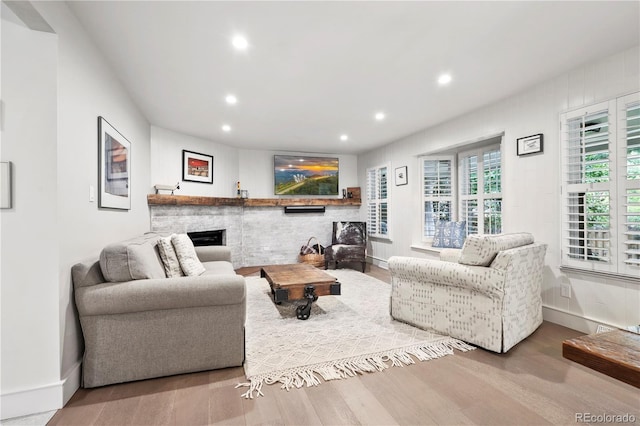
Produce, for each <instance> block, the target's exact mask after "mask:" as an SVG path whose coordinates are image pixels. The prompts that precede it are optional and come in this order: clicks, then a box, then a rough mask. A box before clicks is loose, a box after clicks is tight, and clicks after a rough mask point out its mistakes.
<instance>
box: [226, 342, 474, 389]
mask: <svg viewBox="0 0 640 426" xmlns="http://www.w3.org/2000/svg"><path fill="white" fill-rule="evenodd" d="M454 349H457V350H459V351H461V352H467V351H470V350H474V349H475V347H474V346H471V345H469V344H467V343H465V342H463V341H461V340H458V339H454V338H452V337H449V338H444V340H441V341H438V342H421V343H417V344H412V345H409V346H404V347H399V348H396V349H390V350H386V351H381V352H376V353H372V354H367V355H359V356H355V357H350V358H343V359H339V360H336V361H330V362H324V363H318V364H310V365H305V366H303V367H295V368H289V369H286V370H280V371H275V372H271V373H266V374H256V375H253V376H251V377H249V376H247V380H249V381H248V382H246V383H238V384H237V385H236V388H240V387H248V388H249V389H248V390H247V391H246V392H245V393H243V394H242V395H241V396H242V397H243V398H246V399H253V398H254V396H255V397H258V396H264V393H263V392H262V387H263V386H264V385H265V384H266V385H272V384H275V383H280V384H281V386H280V388H281V389H285V390H287V391H288V390H290V389H292V388H298V389H299V388H302V387H303V386H307V387H311V386H318V385H320V384H322V383H323V381H324V382H328V381H329V380H342V379H346V378H349V377H355V376H357V375H359V374H364V373H375V372H378V371H383V370H386V369H387V368H389V367H404V366H405V365H411V364H415V360H414V358H415V359H416V360H418V361H428V360H431V359H436V358H441V357H443V356H446V355H453V350H454ZM320 378H322V380H323V381H321V380H320Z"/></svg>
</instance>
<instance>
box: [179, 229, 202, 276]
mask: <svg viewBox="0 0 640 426" xmlns="http://www.w3.org/2000/svg"><path fill="white" fill-rule="evenodd" d="M171 243H173V248H174V249H175V251H176V255H178V261H179V262H180V267H181V268H182V271H183V272H184V274H185V275H188V276H190V277H191V276H195V275H201V274H202V273H203V272H204V271H205V269H204V266H203V265H202V263H201V262H200V259H198V255H197V254H196V249H195V247H193V242H192V241H191V238H189V236H188V235H187V234H176V235H172V236H171Z"/></svg>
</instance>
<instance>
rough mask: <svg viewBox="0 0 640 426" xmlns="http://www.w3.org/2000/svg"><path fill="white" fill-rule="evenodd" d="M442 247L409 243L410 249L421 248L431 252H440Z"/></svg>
mask: <svg viewBox="0 0 640 426" xmlns="http://www.w3.org/2000/svg"><path fill="white" fill-rule="evenodd" d="M443 249H444V248H441V247H432V246H428V245H423V244H411V250H421V251H428V252H433V253H440V252H441V251H442V250H443Z"/></svg>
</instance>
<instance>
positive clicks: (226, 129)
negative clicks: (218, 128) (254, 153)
mask: <svg viewBox="0 0 640 426" xmlns="http://www.w3.org/2000/svg"><path fill="white" fill-rule="evenodd" d="M222 131H223V132H230V131H231V126H229V125H228V124H223V125H222Z"/></svg>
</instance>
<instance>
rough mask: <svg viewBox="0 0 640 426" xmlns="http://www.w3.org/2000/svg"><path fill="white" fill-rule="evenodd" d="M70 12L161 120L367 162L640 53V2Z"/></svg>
mask: <svg viewBox="0 0 640 426" xmlns="http://www.w3.org/2000/svg"><path fill="white" fill-rule="evenodd" d="M68 5H69V7H70V8H71V10H72V11H73V12H74V13H75V15H76V16H77V17H78V19H79V20H80V22H81V23H82V25H83V26H84V28H85V29H86V31H87V32H88V33H89V34H90V36H91V37H92V39H93V40H94V42H95V43H96V44H97V45H98V48H99V49H100V50H101V51H102V52H103V53H104V55H105V56H106V58H107V60H108V61H109V63H110V65H111V67H112V68H113V70H114V71H115V73H116V74H117V75H118V77H119V78H120V79H121V81H122V82H123V84H124V85H125V87H126V88H127V90H128V91H129V92H130V94H131V97H132V98H133V100H134V102H135V103H136V104H137V105H138V106H139V108H140V109H141V110H142V112H143V114H144V115H145V116H146V117H147V119H148V120H149V122H150V123H151V124H153V125H155V126H159V127H163V128H166V129H171V130H174V131H177V132H180V133H184V134H188V135H193V136H197V137H200V138H204V139H208V140H212V141H216V142H220V143H224V144H228V145H232V146H236V147H239V148H247V149H266V150H282V151H303V152H318V153H338V154H340V153H343V154H355V153H359V152H364V151H367V150H370V149H372V148H375V147H378V146H381V145H384V144H386V143H389V142H391V141H394V140H397V139H399V138H401V137H404V136H407V135H409V134H412V133H415V132H416V131H419V130H421V129H425V128H427V127H430V126H433V125H435V124H437V123H440V122H443V121H446V120H449V119H451V118H453V117H456V116H458V115H461V114H464V113H466V112H468V111H471V110H474V109H477V108H480V107H482V106H483V105H486V104H489V103H492V102H494V101H497V100H499V99H502V98H505V97H508V96H511V95H513V94H515V93H517V92H520V91H522V90H524V89H526V88H527V87H530V86H532V85H534V84H536V83H538V82H541V81H544V80H547V79H549V78H551V77H554V76H556V75H559V74H562V73H563V72H566V71H568V70H570V69H572V68H574V67H576V66H579V65H580V64H583V63H586V62H590V61H593V60H597V59H600V58H604V57H606V56H608V55H611V54H614V53H617V52H620V51H622V50H624V49H627V48H630V47H632V46H634V45H638V44H639V43H640V2H637V1H631V2H619V1H603V2H591V1H588V2H575V1H568V2H484V1H472V2H453V1H451V2H426V1H425V2H373V1H372V2H336V1H333V2H330V1H324V2H268V1H256V2H251V1H238V2H208V1H199V2H184V1H168V2H166V1H165V2H156V1H143V2H115V1H106V2H101V1H86V2H85V1H74V2H68ZM237 33H242V34H244V35H245V36H246V37H247V39H248V41H249V48H248V49H247V50H246V51H237V50H235V49H234V48H233V47H232V46H231V38H232V37H233V35H234V34H237ZM443 72H448V73H450V74H451V75H452V77H453V81H452V82H451V83H450V84H448V85H446V86H440V85H439V84H438V83H437V79H438V76H439V75H440V74H441V73H443ZM229 93H233V94H235V95H236V97H237V98H238V102H237V104H235V105H229V104H227V103H226V102H225V96H226V95H227V94H229ZM378 111H384V112H385V114H386V118H385V119H384V120H383V121H376V120H375V119H374V117H373V116H374V113H376V112H378ZM223 124H228V125H230V126H231V128H232V130H231V131H230V132H228V133H226V132H224V131H222V130H221V126H222V125H223ZM341 134H347V135H348V137H349V139H348V140H347V141H341V140H340V139H339V137H340V135H341Z"/></svg>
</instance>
